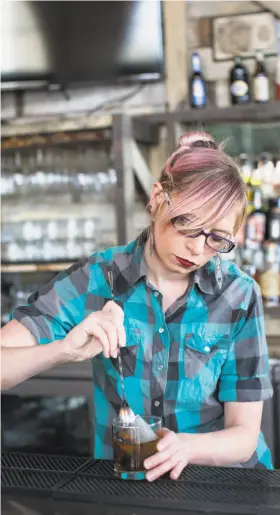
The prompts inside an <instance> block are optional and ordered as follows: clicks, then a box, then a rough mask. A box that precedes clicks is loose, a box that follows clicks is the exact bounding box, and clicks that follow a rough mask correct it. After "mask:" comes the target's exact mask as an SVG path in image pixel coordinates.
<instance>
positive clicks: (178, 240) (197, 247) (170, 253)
mask: <svg viewBox="0 0 280 515" xmlns="http://www.w3.org/2000/svg"><path fill="white" fill-rule="evenodd" d="M152 206H153V207H154V206H155V203H153V204H152ZM167 210H168V207H167V203H165V204H164V206H163V207H162V208H161V211H160V213H159V215H158V216H157V217H156V219H155V224H154V240H155V248H156V252H157V254H158V257H159V259H160V260H161V262H162V264H163V265H164V267H165V268H167V269H168V270H169V271H170V272H174V273H178V274H182V275H186V274H188V273H190V272H193V271H194V270H197V269H198V268H200V267H202V266H203V265H204V264H205V263H207V261H209V260H210V259H211V258H212V257H213V256H215V255H216V251H215V250H212V249H211V248H209V247H208V245H206V241H205V236H204V235H203V234H202V235H200V236H197V237H196V238H190V237H188V236H185V235H182V234H181V233H180V232H179V231H178V230H177V229H176V228H175V227H174V226H173V225H172V223H171V222H169V223H168V224H166V222H165V221H163V220H164V215H166V213H167ZM236 211H237V210H236V209H235V210H233V211H231V212H230V213H229V214H228V215H227V216H225V217H224V218H223V219H222V220H220V221H219V222H216V223H215V227H214V226H213V227H212V226H211V227H210V226H209V227H201V229H203V230H204V231H205V232H207V233H208V232H211V233H216V234H218V235H219V236H223V237H225V238H227V239H230V240H232V239H233V234H234V225H235V222H236V216H237V212H236ZM182 214H183V213H182ZM186 214H187V213H186ZM193 215H195V217H196V218H197V219H198V220H199V218H204V217H205V209H204V210H203V209H202V208H201V209H199V208H198V209H197V210H195V211H194V212H193Z"/></svg>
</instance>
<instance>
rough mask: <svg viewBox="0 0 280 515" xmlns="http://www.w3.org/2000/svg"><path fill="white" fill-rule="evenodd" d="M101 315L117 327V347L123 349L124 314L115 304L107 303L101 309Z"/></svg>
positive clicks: (124, 341)
mask: <svg viewBox="0 0 280 515" xmlns="http://www.w3.org/2000/svg"><path fill="white" fill-rule="evenodd" d="M102 314H104V315H105V316H108V317H109V318H110V320H111V321H112V322H114V323H115V325H116V327H117V336H118V345H119V346H120V347H125V345H126V333H125V328H124V325H123V321H124V312H123V310H122V308H121V307H120V306H118V304H116V302H113V301H111V300H110V301H109V302H107V304H105V306H104V308H103V309H102Z"/></svg>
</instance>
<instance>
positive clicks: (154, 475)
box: [146, 457, 175, 481]
mask: <svg viewBox="0 0 280 515" xmlns="http://www.w3.org/2000/svg"><path fill="white" fill-rule="evenodd" d="M174 465H175V463H174V457H172V458H170V459H169V460H167V461H165V462H164V463H161V464H160V465H159V466H158V467H156V468H154V469H153V470H149V472H147V474H146V479H147V480H148V481H154V480H155V479H158V478H159V477H161V476H163V474H165V473H166V472H169V470H171V469H173V467H174Z"/></svg>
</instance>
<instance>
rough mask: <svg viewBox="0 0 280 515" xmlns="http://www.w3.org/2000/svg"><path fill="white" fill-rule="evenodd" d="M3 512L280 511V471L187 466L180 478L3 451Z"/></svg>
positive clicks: (148, 514) (269, 514)
mask: <svg viewBox="0 0 280 515" xmlns="http://www.w3.org/2000/svg"><path fill="white" fill-rule="evenodd" d="M1 472H2V514H3V515H20V514H21V515H22V514H26V515H27V514H32V515H41V514H42V515H45V514H52V515H61V514H63V515H77V514H79V515H87V514H91V515H92V514H97V515H99V514H103V515H121V514H123V515H142V514H145V515H152V514H158V515H159V514H162V515H164V514H166V515H171V514H172V515H173V514H175V513H180V512H181V513H184V514H186V515H199V514H205V513H213V514H215V515H216V514H221V515H228V514H231V515H235V514H236V515H237V514H238V515H239V514H242V515H247V514H248V515H251V514H258V515H276V514H277V515H279V513H280V470H265V469H258V470H250V469H238V468H214V467H213V468H212V467H197V466H190V467H187V468H186V469H185V470H184V472H183V473H182V475H181V477H180V479H179V480H177V481H171V480H170V479H169V478H168V477H163V478H160V479H159V480H157V481H155V482H153V483H148V482H146V481H122V480H119V479H116V478H115V477H114V476H113V463H112V462H111V461H94V460H92V459H91V458H87V457H85V458H83V457H75V456H73V457H71V456H49V455H36V454H15V453H10V454H9V453H6V454H5V453H4V454H2V471H1Z"/></svg>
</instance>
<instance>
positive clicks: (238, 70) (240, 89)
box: [229, 55, 250, 105]
mask: <svg viewBox="0 0 280 515" xmlns="http://www.w3.org/2000/svg"><path fill="white" fill-rule="evenodd" d="M229 83H230V84H229V86H230V94H231V103H232V104H233V105H236V104H247V103H248V102H249V101H250V92H249V73H248V68H247V67H246V66H245V65H244V64H243V63H242V61H241V57H239V56H238V55H237V56H235V58H234V65H233V67H232V68H231V70H230V76H229Z"/></svg>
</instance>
